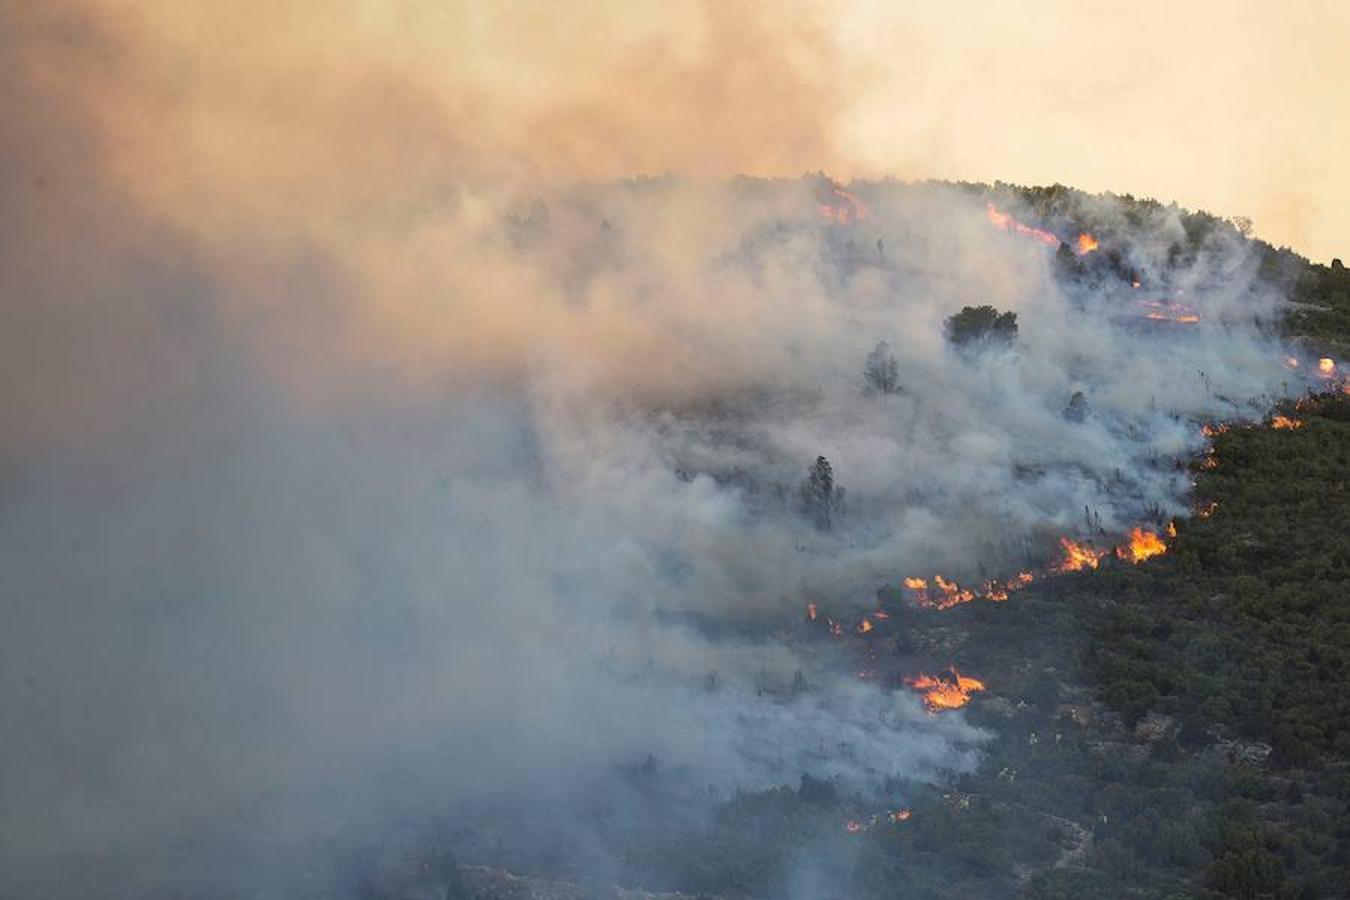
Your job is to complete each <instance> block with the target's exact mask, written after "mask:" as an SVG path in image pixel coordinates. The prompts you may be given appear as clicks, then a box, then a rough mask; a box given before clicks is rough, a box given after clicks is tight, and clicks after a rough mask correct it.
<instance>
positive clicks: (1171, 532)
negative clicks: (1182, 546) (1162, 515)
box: [1167, 522, 1177, 538]
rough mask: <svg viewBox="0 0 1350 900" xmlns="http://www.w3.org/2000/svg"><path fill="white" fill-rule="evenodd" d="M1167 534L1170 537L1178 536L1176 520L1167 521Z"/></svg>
mask: <svg viewBox="0 0 1350 900" xmlns="http://www.w3.org/2000/svg"><path fill="white" fill-rule="evenodd" d="M1167 536H1168V537H1170V538H1174V537H1176V536H1177V523H1176V522H1168V523H1167Z"/></svg>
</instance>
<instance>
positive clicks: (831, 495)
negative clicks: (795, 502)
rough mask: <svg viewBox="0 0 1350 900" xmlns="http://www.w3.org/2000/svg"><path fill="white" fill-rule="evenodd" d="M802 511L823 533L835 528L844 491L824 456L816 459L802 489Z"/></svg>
mask: <svg viewBox="0 0 1350 900" xmlns="http://www.w3.org/2000/svg"><path fill="white" fill-rule="evenodd" d="M800 492H801V499H802V509H803V510H804V511H805V512H806V514H807V515H808V516H810V517H811V521H812V522H814V523H815V526H816V527H817V528H819V529H820V530H821V531H829V530H830V529H831V528H832V527H833V526H834V517H835V514H836V513H838V512H839V508H840V507H841V506H842V505H843V502H844V489H843V488H841V487H838V486H837V485H835V483H834V469H832V468H830V461H829V460H828V459H826V458H825V457H823V456H817V457H816V463H815V465H813V466H812V467H811V471H810V472H809V473H808V474H807V476H806V480H805V481H803V482H802V485H801V488H800Z"/></svg>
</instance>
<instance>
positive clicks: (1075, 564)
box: [1055, 537, 1106, 572]
mask: <svg viewBox="0 0 1350 900" xmlns="http://www.w3.org/2000/svg"><path fill="white" fill-rule="evenodd" d="M1059 546H1060V549H1062V550H1063V551H1064V558H1063V559H1062V560H1061V561H1060V563H1059V565H1057V566H1055V571H1056V572H1081V571H1082V570H1083V569H1095V568H1097V564H1098V563H1100V562H1101V561H1102V557H1103V556H1105V555H1106V551H1105V550H1096V549H1094V548H1093V547H1091V546H1089V545H1088V544H1080V543H1078V542H1077V541H1074V540H1072V539H1070V538H1066V537H1062V538H1060V539H1059Z"/></svg>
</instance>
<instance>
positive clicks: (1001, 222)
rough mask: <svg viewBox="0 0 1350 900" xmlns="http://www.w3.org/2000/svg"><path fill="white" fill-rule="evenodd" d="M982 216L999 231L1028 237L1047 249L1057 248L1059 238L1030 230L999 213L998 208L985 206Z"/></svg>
mask: <svg viewBox="0 0 1350 900" xmlns="http://www.w3.org/2000/svg"><path fill="white" fill-rule="evenodd" d="M984 214H985V216H986V217H987V218H988V219H989V223H990V224H991V225H993V226H994V227H995V228H997V229H999V230H1000V231H1011V232H1013V233H1014V234H1020V235H1023V236H1025V237H1029V238H1031V239H1032V240H1037V241H1040V242H1041V243H1042V244H1045V245H1046V246H1047V247H1058V246H1059V238H1057V237H1055V236H1054V235H1053V234H1051V233H1050V232H1048V231H1042V230H1041V229H1039V228H1032V227H1031V226H1030V225H1023V224H1022V223H1021V222H1019V221H1017V220H1016V219H1014V218H1013V217H1012V216H1010V215H1008V214H1007V213H1004V212H999V211H998V207H997V206H995V205H994V204H992V203H990V204H988V205H986V206H985V210H984Z"/></svg>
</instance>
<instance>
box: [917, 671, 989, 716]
mask: <svg viewBox="0 0 1350 900" xmlns="http://www.w3.org/2000/svg"><path fill="white" fill-rule="evenodd" d="M905 684H906V685H908V686H909V687H910V688H911V689H912V690H915V691H917V692H918V693H919V694H920V695H921V696H922V698H923V705H924V708H925V709H927V710H928V711H929V712H930V713H938V712H941V711H943V710H946V709H960V708H961V707H963V706H965V705H966V704H967V703H969V702H970V695H971V694H974V693H978V692H979V691H982V690H984V682H983V681H980V680H979V679H978V678H971V677H969V676H967V675H962V674H961V673H960V672H958V671H956V668H955V667H953V668H951V669H948V670H947V671H945V672H939V673H938V674H937V675H924V674H919V675H911V676H910V677H909V678H906V679H905Z"/></svg>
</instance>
